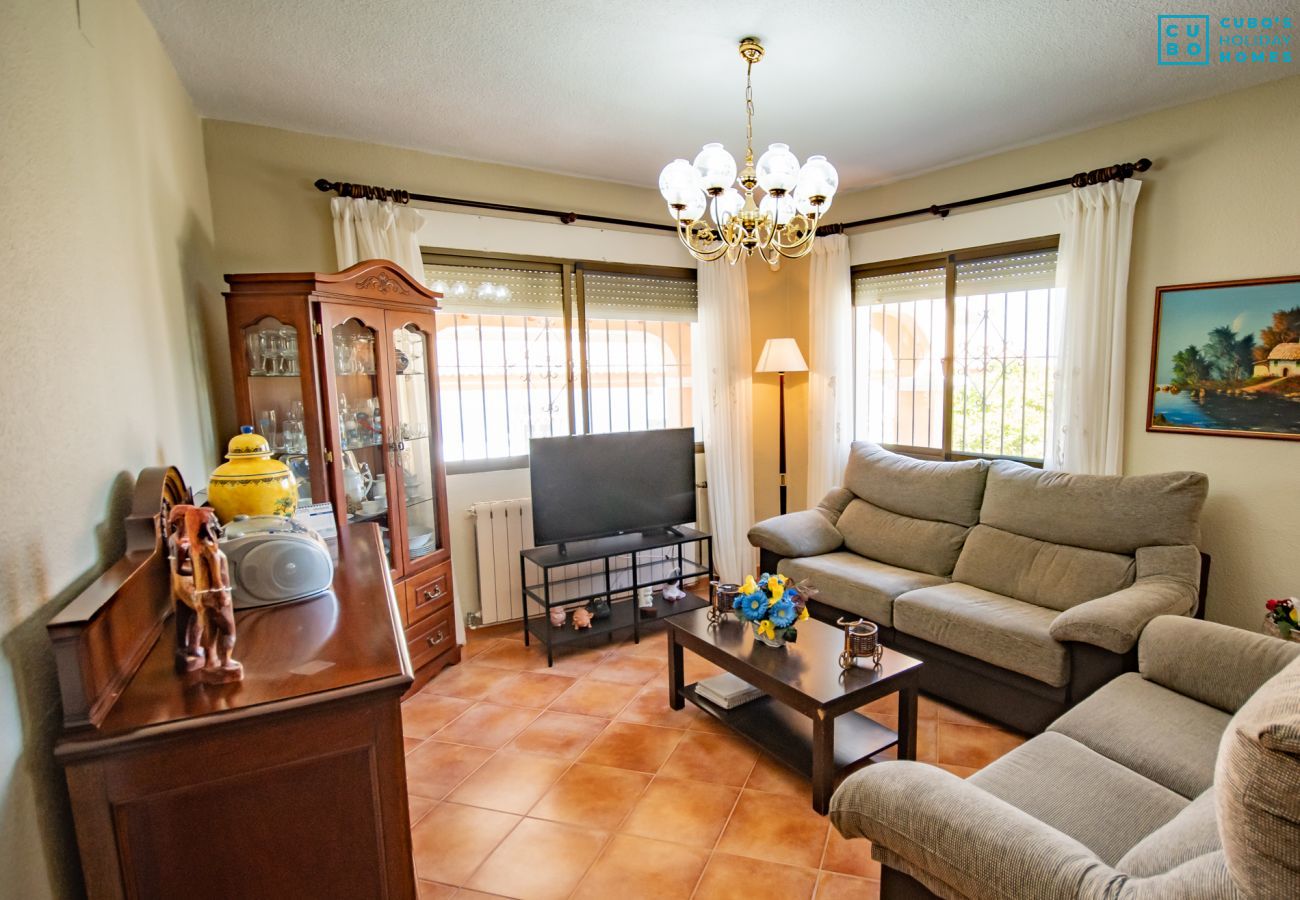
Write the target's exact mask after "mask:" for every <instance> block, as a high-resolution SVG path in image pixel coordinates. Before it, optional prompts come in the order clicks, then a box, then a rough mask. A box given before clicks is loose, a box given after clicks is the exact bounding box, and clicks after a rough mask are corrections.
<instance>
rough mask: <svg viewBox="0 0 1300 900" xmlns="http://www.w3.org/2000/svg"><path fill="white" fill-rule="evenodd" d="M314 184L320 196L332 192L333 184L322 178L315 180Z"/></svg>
mask: <svg viewBox="0 0 1300 900" xmlns="http://www.w3.org/2000/svg"><path fill="white" fill-rule="evenodd" d="M315 184H316V190H318V191H320V192H321V193H322V194H325V193H328V192H330V191H332V190H334V185H335V182H332V181H326V180H325V179H324V178H317V179H316V181H315Z"/></svg>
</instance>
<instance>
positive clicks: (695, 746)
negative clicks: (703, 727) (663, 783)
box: [659, 731, 759, 787]
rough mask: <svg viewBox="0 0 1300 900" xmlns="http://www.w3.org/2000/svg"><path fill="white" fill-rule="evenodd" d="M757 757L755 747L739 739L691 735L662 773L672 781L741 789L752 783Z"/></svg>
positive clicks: (675, 751)
mask: <svg viewBox="0 0 1300 900" xmlns="http://www.w3.org/2000/svg"><path fill="white" fill-rule="evenodd" d="M758 753H759V751H758V749H757V748H756V747H755V746H754V745H753V744H751V743H749V742H748V741H746V740H744V739H743V738H740V737H735V736H733V735H729V734H708V733H706V732H702V731H690V732H687V733H686V735H685V736H684V737H683V738H682V739H681V741H680V742H679V743H678V744H677V747H676V749H674V750H673V755H672V756H670V757H668V761H667V762H665V763H664V765H663V768H662V769H660V770H659V771H660V774H662V775H664V776H666V777H669V778H686V779H689V780H691V781H707V782H710V783H711V784H728V785H731V786H732V787H741V786H742V785H744V783H745V782H746V781H748V780H749V773H750V771H751V770H752V769H753V768H754V763H755V762H756V761H757V760H758Z"/></svg>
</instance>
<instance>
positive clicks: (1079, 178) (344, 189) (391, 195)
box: [316, 157, 1151, 235]
mask: <svg viewBox="0 0 1300 900" xmlns="http://www.w3.org/2000/svg"><path fill="white" fill-rule="evenodd" d="M1150 168H1151V160H1149V159H1147V158H1146V157H1143V158H1142V159H1139V160H1138V161H1137V162H1131V163H1127V162H1126V163H1117V164H1115V165H1113V166H1106V167H1104V168H1101V169H1093V170H1092V171H1091V172H1079V173H1077V174H1075V175H1071V176H1070V177H1069V178H1058V179H1057V180H1055V181H1044V182H1042V183H1040V184H1031V185H1029V186H1027V187H1021V188H1012V189H1011V190H1009V191H1000V192H998V193H996V194H985V195H984V196H982V197H971V198H969V199H967V200H954V201H953V202H951V203H936V204H934V205H933V206H926V207H923V208H920V209H909V210H907V211H906V212H896V213H890V214H889V215H886V216H874V217H872V218H869V219H856V220H854V221H852V222H840V223H834V224H830V225H822V226H821V227H819V228H818V229H817V233H818V234H823V235H824V234H841V233H843V232H844V231H845V230H846V229H849V228H860V227H862V226H864V225H879V224H881V223H883V222H894V221H897V220H898V219H909V218H912V217H913V216H925V215H932V216H938V217H939V218H941V219H942V218H945V217H946V216H947V215H948V213H950V212H951V211H952V210H954V209H961V208H963V207H966V206H977V205H978V204H981V203H992V202H994V201H996V200H1005V199H1007V198H1008V197H1020V196H1023V195H1025V194H1036V193H1038V192H1040V191H1048V190H1051V189H1052V188H1059V187H1067V186H1068V187H1076V188H1081V187H1086V186H1087V185H1090V184H1101V183H1103V182H1106V181H1123V180H1124V179H1126V178H1132V177H1133V175H1134V173H1137V172H1145V171H1146V170H1147V169H1150ZM316 189H317V190H319V191H321V192H322V193H329V192H330V191H333V192H334V193H336V194H338V195H339V196H340V197H364V198H366V199H367V200H391V201H392V202H394V203H402V204H405V203H410V202H411V201H412V200H420V201H422V202H424V203H440V204H444V205H447V206H466V207H470V208H472V209H490V210H495V211H496V212H511V213H523V214H526V215H530V216H545V217H547V218H555V219H559V220H560V221H561V222H563V223H564V224H565V225H572V224H573V223H574V222H596V223H599V224H601V225H625V226H628V227H631V228H650V229H653V230H654V231H676V230H677V227H676V226H675V225H666V224H664V223H661V222H641V221H638V220H636V219H620V218H617V217H615V216H596V215H590V214H588V213H576V212H562V211H560V210H557V209H541V208H539V207H535V206H515V205H514V204H510V203H489V202H487V201H485V200H465V199H462V198H459V197H440V196H438V195H436V194H417V193H414V192H413V191H404V190H402V189H401V188H385V187H376V186H375V185H370V184H352V183H351V182H346V181H329V180H327V179H325V178H318V179H317V180H316Z"/></svg>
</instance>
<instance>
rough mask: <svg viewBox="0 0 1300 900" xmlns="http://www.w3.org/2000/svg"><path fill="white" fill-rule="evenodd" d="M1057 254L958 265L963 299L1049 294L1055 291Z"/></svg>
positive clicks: (1046, 252)
mask: <svg viewBox="0 0 1300 900" xmlns="http://www.w3.org/2000/svg"><path fill="white" fill-rule="evenodd" d="M1056 255H1057V254H1056V251H1055V250H1036V251H1034V252H1032V253H1017V254H1014V255H1012V256H995V257H990V258H987V259H972V260H969V261H967V262H959V263H957V293H958V294H960V295H962V296H971V295H978V294H1006V293H1014V292H1016V291H1035V290H1044V289H1047V290H1050V289H1052V288H1054V287H1056Z"/></svg>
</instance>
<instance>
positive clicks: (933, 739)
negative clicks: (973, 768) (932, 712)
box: [867, 712, 939, 763]
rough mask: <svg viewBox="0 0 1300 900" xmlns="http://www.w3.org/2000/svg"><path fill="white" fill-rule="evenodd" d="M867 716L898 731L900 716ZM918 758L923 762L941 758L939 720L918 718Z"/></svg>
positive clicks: (873, 714)
mask: <svg viewBox="0 0 1300 900" xmlns="http://www.w3.org/2000/svg"><path fill="white" fill-rule="evenodd" d="M867 718H869V719H872V720H873V721H876V722H879V723H880V724H881V725H884V726H885V727H886V728H892V729H893V730H894V731H898V717H897V716H894V715H886V714H884V713H877V712H873V713H871V714H870V715H869V716H868V717H867ZM916 758H917V759H918V760H920V761H921V762H931V763H932V762H936V761H938V759H939V720H938V719H918V720H917V722H916Z"/></svg>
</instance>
